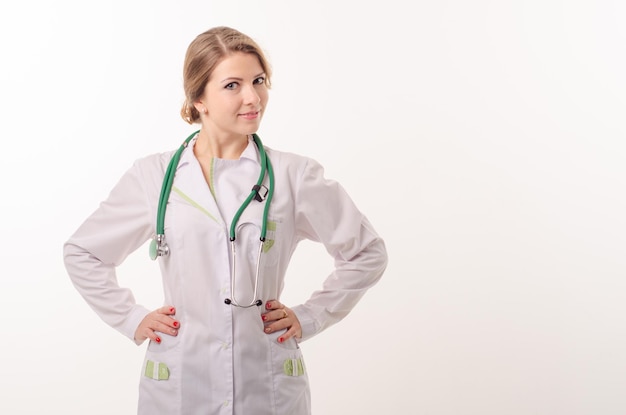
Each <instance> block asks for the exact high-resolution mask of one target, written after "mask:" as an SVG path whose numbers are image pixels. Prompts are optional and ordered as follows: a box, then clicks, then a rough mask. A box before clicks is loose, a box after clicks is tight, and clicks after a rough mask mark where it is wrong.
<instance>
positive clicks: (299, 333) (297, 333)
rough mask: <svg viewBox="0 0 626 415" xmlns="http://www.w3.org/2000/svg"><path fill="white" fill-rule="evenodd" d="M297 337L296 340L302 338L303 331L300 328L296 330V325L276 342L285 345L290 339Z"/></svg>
mask: <svg viewBox="0 0 626 415" xmlns="http://www.w3.org/2000/svg"><path fill="white" fill-rule="evenodd" d="M292 337H295V338H300V337H302V331H301V330H300V328H299V327H298V328H296V326H295V325H293V326H291V327H290V328H289V330H287V331H286V332H285V334H283V335H282V336H280V337H278V339H276V341H277V342H278V343H284V342H286V341H287V340H289V339H290V338H292Z"/></svg>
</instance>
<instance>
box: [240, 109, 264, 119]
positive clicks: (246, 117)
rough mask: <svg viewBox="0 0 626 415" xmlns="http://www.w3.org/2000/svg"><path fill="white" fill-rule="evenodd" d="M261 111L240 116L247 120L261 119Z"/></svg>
mask: <svg viewBox="0 0 626 415" xmlns="http://www.w3.org/2000/svg"><path fill="white" fill-rule="evenodd" d="M260 114H261V111H250V112H246V113H243V114H239V116H240V117H242V118H245V119H246V120H254V119H256V118H258V117H259V115H260Z"/></svg>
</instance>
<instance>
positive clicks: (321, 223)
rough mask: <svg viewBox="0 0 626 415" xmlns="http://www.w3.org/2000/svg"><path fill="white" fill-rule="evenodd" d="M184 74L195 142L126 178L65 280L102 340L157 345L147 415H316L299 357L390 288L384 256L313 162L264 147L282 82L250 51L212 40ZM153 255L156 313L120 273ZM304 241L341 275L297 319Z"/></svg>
mask: <svg viewBox="0 0 626 415" xmlns="http://www.w3.org/2000/svg"><path fill="white" fill-rule="evenodd" d="M183 72H184V90H185V95H186V101H185V103H184V105H183V108H182V111H181V114H182V117H183V118H184V119H185V121H187V122H188V123H190V124H194V123H198V124H200V126H201V127H200V129H199V131H198V132H197V133H194V134H192V135H191V136H190V137H188V140H187V141H186V142H185V144H183V145H182V146H181V147H180V148H179V149H178V150H177V151H171V152H167V153H163V154H154V155H150V156H147V157H144V158H142V159H139V160H137V161H136V162H135V163H134V165H133V166H132V167H131V168H130V169H129V170H128V171H127V172H126V173H125V174H124V175H123V176H122V178H121V179H120V180H119V182H118V183H117V185H116V186H115V187H114V188H113V189H112V191H111V193H110V195H109V196H108V198H107V199H106V200H105V201H104V202H102V203H101V204H100V206H99V207H98V208H97V209H96V210H95V212H93V214H91V216H89V217H88V218H87V219H86V220H85V222H84V223H83V224H82V225H81V226H80V227H79V228H78V230H76V232H75V233H74V234H73V235H72V236H71V237H70V239H69V240H68V241H67V242H66V243H65V245H64V259H65V265H66V268H67V271H68V274H69V276H70V277H71V280H72V282H73V284H74V286H75V287H76V289H77V290H78V292H79V293H80V294H81V295H82V296H83V297H84V299H85V300H86V301H87V303H88V304H89V305H90V306H91V307H92V308H93V310H94V311H95V312H96V313H97V314H98V315H99V316H100V317H101V318H102V319H103V320H104V321H105V322H106V323H107V324H109V325H110V326H112V327H113V328H115V329H117V330H119V331H120V332H121V333H122V334H124V335H126V336H127V337H129V338H130V339H132V340H133V341H134V342H135V343H136V344H141V343H142V342H143V341H144V340H146V339H149V345H148V349H147V352H146V357H145V361H144V362H143V367H142V370H141V380H140V387H139V405H138V408H139V411H138V413H140V414H168V415H173V414H255V415H264V414H268V415H270V414H272V415H277V414H283V415H300V414H310V413H311V409H310V394H309V385H308V379H307V371H306V366H305V364H304V361H303V358H302V354H301V351H300V348H299V346H298V344H299V343H300V342H302V341H304V340H306V339H309V338H311V337H312V336H314V335H316V334H318V333H320V332H321V331H322V330H324V329H326V328H327V327H329V326H330V325H332V324H334V323H336V322H338V321H339V320H341V319H342V318H343V317H345V316H346V315H347V314H348V312H349V311H350V310H351V309H352V308H353V307H354V306H355V305H356V303H357V302H358V301H359V299H360V298H361V297H362V296H363V294H364V293H365V292H366V290H367V289H369V288H370V287H371V286H372V285H374V284H375V283H376V282H377V281H378V280H379V278H380V277H381V275H382V273H383V271H384V269H385V267H386V264H387V254H386V250H385V246H384V243H383V241H382V240H381V238H380V237H379V236H378V235H377V234H376V232H375V231H374V230H373V228H372V225H371V224H370V223H369V221H368V220H367V219H366V217H365V216H364V215H363V214H362V213H361V212H360V211H359V210H358V209H357V207H356V206H355V205H354V203H353V202H352V200H351V199H350V197H349V196H348V195H347V194H346V192H345V191H344V189H343V188H342V187H341V186H340V185H339V184H338V183H336V182H334V181H331V180H327V179H325V178H324V175H323V169H322V167H321V166H320V165H319V164H318V163H317V162H315V161H314V160H312V159H310V158H306V157H302V156H298V155H295V154H290V153H285V152H280V151H276V150H273V149H270V148H267V147H264V146H263V144H262V143H261V142H260V138H259V137H258V136H257V135H256V134H255V133H256V131H257V130H258V128H259V125H260V123H261V119H262V117H263V113H264V112H265V109H266V108H267V102H268V89H269V87H270V78H271V70H270V66H269V65H268V62H267V61H266V59H265V57H264V54H263V52H262V50H261V49H260V48H259V46H258V45H257V44H256V43H255V42H254V41H253V40H252V39H250V38H249V37H248V36H246V35H244V34H242V33H240V32H238V31H237V30H234V29H232V28H228V27H216V28H213V29H210V30H208V31H206V32H205V33H202V34H200V35H199V36H197V37H196V39H195V40H193V41H192V42H191V44H190V45H189V47H188V50H187V54H186V57H185V62H184V71H183ZM168 179H169V186H168ZM168 187H169V189H168ZM160 228H162V229H160ZM150 239H153V242H152V245H151V255H152V256H153V257H158V261H159V265H160V269H161V273H162V279H163V287H164V304H165V305H164V306H163V307H161V308H159V309H157V310H153V311H150V310H148V309H146V308H144V307H142V306H141V305H139V304H136V303H135V300H134V297H133V294H132V293H131V292H130V291H129V290H128V289H125V288H121V287H120V286H119V285H118V283H117V278H116V272H115V270H116V267H117V266H118V265H120V264H121V263H122V261H124V259H125V258H126V257H127V256H128V255H129V254H130V253H132V252H133V251H135V250H136V249H138V248H139V247H140V246H142V245H143V244H144V243H145V242H146V241H148V240H150ZM303 239H309V240H313V241H318V242H320V243H322V244H324V246H325V248H326V250H327V251H328V253H329V254H330V255H331V256H332V258H334V263H335V268H334V270H333V272H332V273H331V274H330V275H329V276H328V277H327V278H326V280H325V282H324V285H323V287H322V289H321V290H319V291H316V292H314V293H313V294H312V295H311V297H310V298H309V299H308V300H307V301H306V302H305V303H304V304H300V305H296V306H293V307H287V306H285V305H284V304H282V303H281V302H280V295H281V291H282V289H283V281H284V278H285V273H286V270H287V266H288V263H289V260H290V258H291V255H292V253H293V252H294V249H295V248H296V246H297V244H298V242H299V241H301V240H303Z"/></svg>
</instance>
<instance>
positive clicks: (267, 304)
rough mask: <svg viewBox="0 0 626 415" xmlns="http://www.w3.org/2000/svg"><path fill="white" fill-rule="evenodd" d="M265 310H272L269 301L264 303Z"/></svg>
mask: <svg viewBox="0 0 626 415" xmlns="http://www.w3.org/2000/svg"><path fill="white" fill-rule="evenodd" d="M265 308H267V309H268V310H269V309H270V308H272V303H270V302H269V301H268V302H267V303H265Z"/></svg>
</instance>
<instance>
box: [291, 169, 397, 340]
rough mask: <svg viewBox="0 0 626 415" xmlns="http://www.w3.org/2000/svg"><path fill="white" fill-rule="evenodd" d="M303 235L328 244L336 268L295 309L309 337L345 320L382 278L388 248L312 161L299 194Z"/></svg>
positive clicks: (298, 224) (299, 222) (298, 219)
mask: <svg viewBox="0 0 626 415" xmlns="http://www.w3.org/2000/svg"><path fill="white" fill-rule="evenodd" d="M295 219H296V228H297V232H298V233H299V236H301V237H302V238H308V239H311V240H313V241H318V242H321V243H323V244H324V246H325V248H326V250H327V251H328V253H329V254H330V255H331V256H332V257H333V258H334V263H335V269H334V271H333V272H332V273H331V274H330V275H329V276H328V277H327V279H326V280H325V282H324V284H323V287H322V289H321V290H319V291H316V292H314V293H313V295H312V296H311V297H310V298H309V299H308V300H307V301H306V302H305V303H304V304H301V305H298V306H296V307H293V312H294V313H295V314H296V316H297V318H298V320H299V322H300V325H301V327H302V339H303V340H305V339H307V338H310V337H312V336H314V335H315V334H317V333H319V332H321V331H322V330H324V329H326V328H328V327H329V326H331V325H333V324H335V323H337V322H338V321H340V320H341V319H343V318H344V317H345V316H346V315H347V314H348V313H349V312H350V311H351V310H352V308H353V307H354V306H355V305H356V304H357V303H358V301H359V300H360V299H361V297H362V296H363V295H364V294H365V292H366V291H367V290H368V289H369V288H371V287H372V286H373V285H374V284H375V283H376V282H378V280H379V279H380V277H381V276H382V274H383V272H384V270H385V268H386V266H387V251H386V248H385V244H384V242H383V240H382V239H381V238H380V237H379V236H378V235H377V234H376V232H375V231H374V229H373V227H372V225H371V224H370V223H369V221H368V220H367V218H366V217H365V216H364V215H363V214H362V213H361V212H360V211H359V210H358V208H357V207H356V206H355V204H354V203H353V201H352V200H351V199H350V197H349V196H348V194H347V193H346V192H345V190H344V189H343V188H342V187H341V186H340V185H339V184H338V183H336V182H334V181H331V180H327V179H325V178H324V171H323V168H322V167H321V166H320V165H319V164H318V163H316V162H315V161H312V160H310V161H309V163H308V165H307V166H306V167H305V169H304V172H303V174H302V176H301V180H300V182H299V184H298V188H297V193H296V218H295Z"/></svg>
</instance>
